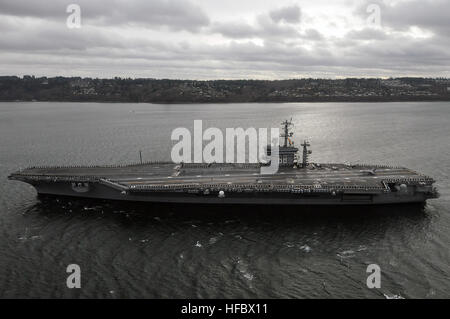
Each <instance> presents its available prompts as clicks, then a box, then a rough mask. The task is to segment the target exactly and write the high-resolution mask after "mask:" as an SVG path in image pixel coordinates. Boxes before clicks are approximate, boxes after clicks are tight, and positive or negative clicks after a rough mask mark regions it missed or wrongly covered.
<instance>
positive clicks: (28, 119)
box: [0, 102, 450, 298]
mask: <svg viewBox="0 0 450 319" xmlns="http://www.w3.org/2000/svg"><path fill="white" fill-rule="evenodd" d="M291 117H292V120H293V122H294V124H295V127H294V132H295V135H294V140H295V141H296V142H297V144H299V142H301V141H302V140H303V139H308V140H310V142H311V149H312V151H313V154H312V160H313V161H314V162H353V163H379V164H396V165H402V166H406V167H409V168H412V169H415V170H418V171H419V172H421V173H424V174H427V175H430V176H432V177H433V178H435V179H436V180H437V183H436V186H437V187H438V188H439V191H440V193H441V197H440V198H439V199H434V200H429V201H428V202H427V204H426V206H417V205H413V206H411V205H406V206H390V207H389V206H382V207H370V208H367V207H353V208H332V207H328V208H315V207H310V208H304V207H270V206H267V207H251V206H250V207H214V206H212V207H211V206H210V207H206V206H199V207H196V206H187V207H186V206H165V205H149V204H146V205H144V204H129V203H128V204H127V203H111V202H102V201H88V200H67V199H64V200H62V199H39V198H37V197H36V193H35V191H34V189H33V188H32V187H31V186H29V185H27V184H24V183H20V182H17V181H8V180H7V176H8V174H9V173H11V172H12V171H14V170H17V169H19V168H21V167H26V166H29V165H71V164H79V165H87V164H119V163H127V162H137V161H138V160H139V150H142V154H143V158H144V160H168V159H170V151H171V147H172V143H171V140H170V137H171V132H172V130H173V129H174V128H176V127H187V128H192V127H193V121H194V120H196V119H201V120H203V126H204V128H207V127H219V128H222V129H223V128H226V127H243V128H247V127H256V128H258V127H278V126H279V124H280V122H281V121H282V120H284V119H288V118H291ZM449 185H450V103H449V102H420V103H288V104H202V105H197V104H184V105H157V104H123V103H115V104H111V103H44V102H31V103H22V102H14V103H0V193H1V196H0V297H3V298H7V297H24V298H39V297H50V298H53V297H63V298H135V297H144V298H215V297H217V298H241V297H242V298H392V297H394V296H400V297H403V298H441V297H447V298H448V297H450V267H449V265H450V186H449ZM69 264H78V265H79V266H80V268H81V288H80V289H69V288H67V286H66V278H67V276H68V275H69V274H68V273H67V272H66V267H67V266H68V265H69ZM369 264H377V265H379V267H380V269H381V288H379V289H369V288H368V287H367V285H366V279H367V276H368V275H369V273H367V272H366V270H367V266H368V265H369Z"/></svg>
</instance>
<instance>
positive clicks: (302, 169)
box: [8, 121, 439, 205]
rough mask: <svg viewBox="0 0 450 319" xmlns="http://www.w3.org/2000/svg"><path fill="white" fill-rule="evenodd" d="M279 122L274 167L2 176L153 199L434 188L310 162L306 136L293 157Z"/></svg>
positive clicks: (328, 196) (375, 194) (367, 195)
mask: <svg viewBox="0 0 450 319" xmlns="http://www.w3.org/2000/svg"><path fill="white" fill-rule="evenodd" d="M282 124H283V127H284V130H283V134H282V137H284V145H282V146H279V162H280V164H279V165H280V166H279V169H278V172H277V173H276V174H268V175H266V174H261V167H262V166H264V165H267V164H262V163H255V164H249V163H234V164H228V163H209V164H195V163H173V162H152V163H139V164H131V165H118V166H90V167H86V166H71V167H30V168H27V169H23V170H19V171H17V172H14V173H12V174H11V175H10V176H9V177H8V178H9V179H10V180H18V181H22V182H25V183H28V184H31V185H33V186H34V187H35V189H36V190H37V193H38V194H44V195H57V196H72V197H84V198H95V199H107V200H125V201H141V202H160V203H204V204H252V205H257V204H263V205H268V204H274V205H283V204H288V205H372V204H398V203H423V202H425V201H426V200H427V199H430V198H437V197H438V195H439V194H438V192H437V190H436V188H435V187H433V183H434V182H435V181H434V180H433V179H432V178H431V177H428V176H425V175H422V174H419V173H417V172H415V171H413V170H411V169H408V168H404V167H393V166H385V165H369V164H356V165H351V164H333V163H331V164H320V163H312V162H309V155H310V154H311V151H310V150H309V149H308V147H309V146H310V144H309V143H308V142H307V141H305V142H304V143H302V144H301V146H302V147H303V150H302V152H301V153H302V154H301V155H302V156H301V158H298V157H297V153H298V151H299V149H298V148H296V147H295V146H294V145H293V142H292V141H291V139H290V137H292V133H290V132H289V127H290V125H291V122H289V121H285V122H283V123H282ZM267 153H268V155H270V153H271V150H270V147H268V149H267Z"/></svg>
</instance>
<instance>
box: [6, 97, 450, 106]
mask: <svg viewBox="0 0 450 319" xmlns="http://www.w3.org/2000/svg"><path fill="white" fill-rule="evenodd" d="M6 102H31V103H32V102H54V103H58V102H59V103H136V104H168V105H170V104H187V105H188V104H241V103H251V104H253V103H341V102H342V103H378V102H386V103H389V102H450V97H439V98H389V99H387V98H386V99H380V98H377V99H304V100H266V101H262V100H261V101H259V100H258V101H214V100H211V101H170V102H168V101H125V100H124V101H117V100H115V101H111V100H86V99H82V100H81V99H80V100H0V103H6Z"/></svg>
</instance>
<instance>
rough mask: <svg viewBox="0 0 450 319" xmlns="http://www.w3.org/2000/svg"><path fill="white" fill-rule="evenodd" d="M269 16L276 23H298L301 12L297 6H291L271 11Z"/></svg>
mask: <svg viewBox="0 0 450 319" xmlns="http://www.w3.org/2000/svg"><path fill="white" fill-rule="evenodd" d="M269 16H270V18H271V19H272V20H273V21H274V22H276V23H278V22H280V21H284V22H286V23H299V22H300V17H301V11H300V7H299V6H298V5H292V6H289V7H284V8H279V9H275V10H272V11H270V12H269Z"/></svg>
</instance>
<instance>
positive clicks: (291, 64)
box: [0, 0, 450, 79]
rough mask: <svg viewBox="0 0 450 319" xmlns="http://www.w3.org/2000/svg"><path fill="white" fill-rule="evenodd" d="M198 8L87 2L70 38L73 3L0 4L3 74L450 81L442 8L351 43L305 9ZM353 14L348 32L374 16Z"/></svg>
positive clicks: (158, 2)
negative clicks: (416, 32) (412, 30)
mask: <svg viewBox="0 0 450 319" xmlns="http://www.w3.org/2000/svg"><path fill="white" fill-rule="evenodd" d="M194 1H196V0H190V1H182V0H153V1H139V0H129V1H125V0H112V1H95V2H94V1H91V2H89V1H87V0H80V1H78V3H79V4H80V6H81V8H82V28H81V29H68V28H66V27H65V19H66V17H67V15H68V14H67V13H66V12H65V5H66V2H65V0H61V1H51V0H49V1H46V2H43V4H42V5H41V4H39V3H38V2H28V1H23V0H14V1H12V0H0V32H1V34H2V36H1V37H0V74H19V75H20V74H30V73H31V74H32V73H34V74H36V75H68V76H70V75H79V76H94V77H105V76H130V77H161V78H168V77H170V78H195V79H201V78H254V77H255V78H287V77H288V78H292V77H298V76H312V77H335V76H398V75H424V76H450V70H449V68H448V65H450V52H449V51H448V47H449V45H450V38H449V37H448V32H444V30H448V28H449V26H450V22H449V21H444V19H443V18H442V16H443V14H441V13H440V14H438V13H436V10H437V9H436V8H439V6H438V4H442V1H440V0H438V1H431V0H425V1H427V3H430V6H431V7H429V8H428V9H426V10H425V9H424V10H423V12H424V14H426V15H428V17H426V18H425V17H422V18H419V17H418V16H417V14H418V13H417V12H418V11H417V10H418V9H417V8H419V7H418V6H419V4H418V3H419V2H418V0H411V1H408V2H400V3H399V4H397V5H396V6H389V7H387V8H383V7H382V12H381V14H382V27H381V28H371V27H368V26H365V25H357V24H355V26H354V27H352V28H350V29H348V30H347V31H346V33H344V34H343V35H339V34H338V35H335V34H333V33H327V32H326V31H327V27H328V29H330V28H329V25H330V24H332V25H334V27H333V28H331V29H332V30H333V31H334V29H338V28H339V27H340V25H341V24H340V23H339V22H340V21H335V20H325V21H324V22H323V24H322V25H319V26H325V31H324V30H323V29H320V28H315V25H308V24H307V23H306V22H305V21H306V20H307V19H306V18H308V17H307V12H306V9H303V8H302V10H300V9H299V10H297V11H296V9H295V8H298V7H297V6H284V7H283V6H282V7H281V8H280V7H278V8H276V9H273V8H269V9H267V8H266V9H265V10H262V11H258V12H255V13H254V14H253V15H251V16H244V15H236V16H232V15H228V16H222V15H220V14H217V12H216V15H215V16H214V17H213V15H208V14H209V12H208V11H207V10H206V9H205V7H202V6H199V5H197V4H195V3H200V2H194ZM69 2H72V1H67V3H69ZM73 2H75V1H73ZM257 3H258V2H255V5H256V4H257ZM358 3H359V2H358ZM358 3H357V2H355V4H354V5H352V7H349V8H350V10H351V9H352V8H353V7H357V6H358ZM38 4H39V5H38ZM103 6H106V7H105V8H104V7H103ZM388 9H389V11H388ZM441 9H442V7H441ZM358 10H359V11H358ZM385 10H386V11H385ZM302 12H303V13H304V19H302ZM447 12H448V11H447ZM355 14H356V17H351V16H348V17H346V19H348V21H351V22H349V23H346V25H347V24H348V25H351V23H354V22H355V21H356V20H355V19H357V18H359V20H361V18H363V19H365V17H366V16H367V12H366V11H365V8H363V7H358V9H357V11H356V13H355ZM400 15H401V16H400ZM434 15H436V19H435V20H436V21H433V20H434V19H433V16H434ZM330 17H332V16H330ZM321 18H322V17H321ZM397 18H398V19H399V20H397ZM352 19H353V20H352ZM413 25H417V26H419V27H421V28H424V29H426V30H431V31H432V32H433V33H434V35H433V36H431V37H425V38H420V37H413V36H411V35H409V34H408V32H406V31H408V30H409V27H410V26H413ZM186 31H189V32H186Z"/></svg>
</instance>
